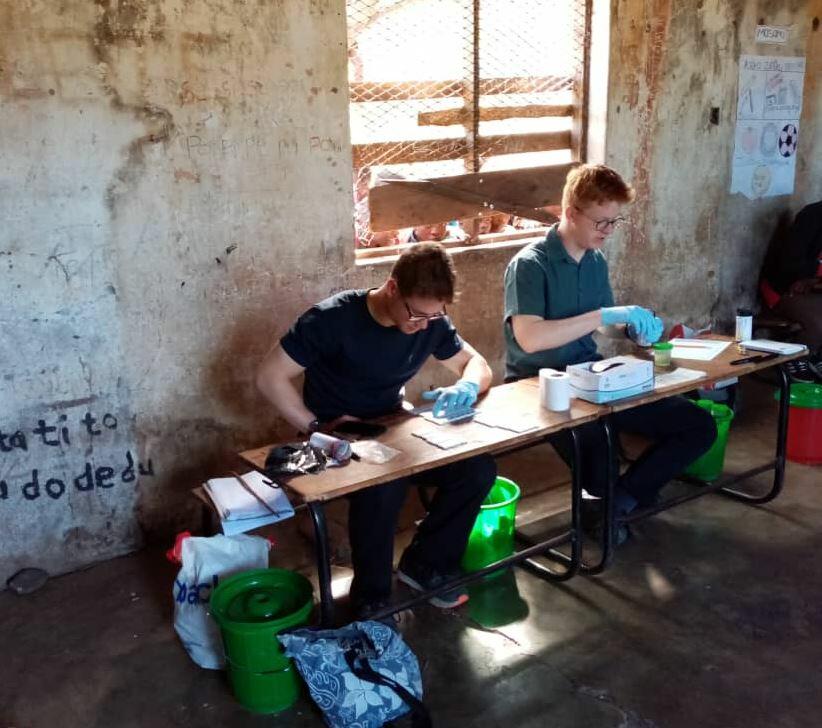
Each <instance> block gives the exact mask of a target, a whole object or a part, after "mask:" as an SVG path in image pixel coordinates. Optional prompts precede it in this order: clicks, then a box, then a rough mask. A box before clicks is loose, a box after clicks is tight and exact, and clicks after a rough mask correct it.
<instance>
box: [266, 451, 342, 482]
mask: <svg viewBox="0 0 822 728" xmlns="http://www.w3.org/2000/svg"><path fill="white" fill-rule="evenodd" d="M327 460H328V457H327V456H326V455H325V453H324V452H323V451H322V450H320V449H318V448H315V447H312V446H311V445H309V444H308V443H307V442H294V443H290V444H288V445H279V446H277V447H272V448H271V450H270V451H269V453H268V456H267V457H266V459H265V474H266V475H267V476H268V477H269V478H277V477H282V476H284V475H305V474H306V473H319V472H320V471H322V470H325V463H326V461H327Z"/></svg>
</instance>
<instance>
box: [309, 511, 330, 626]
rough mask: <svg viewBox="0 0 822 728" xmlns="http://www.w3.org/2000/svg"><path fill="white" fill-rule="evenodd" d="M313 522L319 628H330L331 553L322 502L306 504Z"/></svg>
mask: <svg viewBox="0 0 822 728" xmlns="http://www.w3.org/2000/svg"><path fill="white" fill-rule="evenodd" d="M308 510H309V511H310V512H311V520H312V521H313V522H314V534H315V536H316V539H315V541H316V544H315V548H316V549H317V577H318V579H319V581H320V626H321V627H332V626H333V622H334V595H333V594H332V593H331V551H330V549H329V547H328V529H327V528H326V523H325V507H324V505H323V503H322V501H311V502H309V503H308Z"/></svg>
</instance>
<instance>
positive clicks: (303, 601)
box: [211, 569, 312, 628]
mask: <svg viewBox="0 0 822 728" xmlns="http://www.w3.org/2000/svg"><path fill="white" fill-rule="evenodd" d="M311 603H312V595H311V583H310V582H309V581H308V580H307V579H306V578H305V577H303V576H301V575H300V574H296V573H294V572H290V571H286V570H284V569H253V570H251V571H246V572H241V573H239V574H236V575H234V576H232V577H230V578H228V579H226V580H225V581H223V582H222V583H221V584H220V585H219V586H218V587H217V589H215V590H214V593H213V594H212V597H211V612H212V614H213V615H214V618H215V619H216V620H217V622H218V623H219V624H220V625H221V626H223V627H226V626H230V625H232V624H233V625H235V626H237V627H240V626H241V625H245V626H247V627H249V628H252V627H254V626H255V625H257V626H260V627H262V626H265V625H269V626H273V625H277V624H278V623H280V622H290V621H291V620H292V618H293V617H294V616H295V615H296V614H297V613H300V612H302V611H306V610H307V609H310V606H311Z"/></svg>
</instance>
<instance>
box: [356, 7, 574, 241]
mask: <svg viewBox="0 0 822 728" xmlns="http://www.w3.org/2000/svg"><path fill="white" fill-rule="evenodd" d="M347 15H348V18H347V19H348V53H349V87H350V96H351V103H350V114H351V138H352V144H353V150H354V174H355V180H354V183H355V184H354V195H355V207H356V218H357V220H356V222H357V224H356V231H357V238H358V244H359V245H361V246H369V245H385V244H391V243H392V242H396V240H394V239H393V238H391V237H390V236H388V238H386V236H385V235H381V234H376V235H375V234H373V233H372V232H371V231H370V229H369V223H368V200H367V196H368V184H369V181H370V179H371V177H372V174H373V173H374V172H375V171H376V170H377V169H388V170H390V171H393V172H396V173H399V174H401V175H403V176H404V177H408V178H436V177H444V176H451V175H458V174H463V173H467V172H480V171H492V170H500V169H515V168H522V167H534V166H540V165H544V164H554V163H556V164H559V163H563V162H568V161H571V159H572V158H573V152H572V149H571V125H572V121H573V116H574V113H575V108H576V107H577V106H578V105H579V100H580V89H581V87H582V75H583V70H584V60H585V56H586V47H585V44H586V39H585V38H586V33H585V28H586V1H585V0H347Z"/></svg>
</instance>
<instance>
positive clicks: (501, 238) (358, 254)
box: [354, 227, 548, 260]
mask: <svg viewBox="0 0 822 728" xmlns="http://www.w3.org/2000/svg"><path fill="white" fill-rule="evenodd" d="M547 232H548V228H547V227H535V228H529V229H527V230H516V231H515V232H512V233H488V234H487V235H480V236H478V238H477V239H476V240H475V241H470V240H449V239H446V240H443V241H442V242H441V245H442V246H443V247H444V248H463V247H466V246H469V245H471V246H473V245H484V244H487V243H512V242H515V241H517V240H529V241H530V240H540V239H542V238H544V237H545V235H546V233H547ZM416 244H417V243H400V244H399V245H383V246H382V247H374V248H357V249H356V250H355V251H354V257H355V258H356V259H357V260H361V259H362V260H365V259H368V258H387V257H390V256H392V255H399V254H400V253H402V252H403V251H405V250H408V249H409V248H413V247H414V246H415V245H416Z"/></svg>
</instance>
